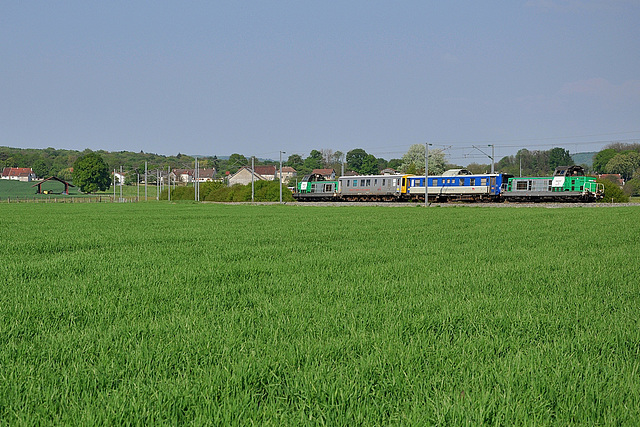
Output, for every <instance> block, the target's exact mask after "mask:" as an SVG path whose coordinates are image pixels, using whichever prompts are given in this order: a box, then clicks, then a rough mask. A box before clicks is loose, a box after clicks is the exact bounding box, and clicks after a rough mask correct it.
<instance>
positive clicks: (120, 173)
mask: <svg viewBox="0 0 640 427" xmlns="http://www.w3.org/2000/svg"><path fill="white" fill-rule="evenodd" d="M122 178H123V176H122V166H120V181H123V179H122ZM119 184H120V203H122V184H124V182H120V183H119Z"/></svg>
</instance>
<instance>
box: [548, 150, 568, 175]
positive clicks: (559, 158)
mask: <svg viewBox="0 0 640 427" xmlns="http://www.w3.org/2000/svg"><path fill="white" fill-rule="evenodd" d="M571 165H573V159H572V158H571V155H570V154H569V150H565V149H564V148H560V147H555V148H552V149H551V150H549V169H550V170H555V169H556V168H557V167H558V166H571Z"/></svg>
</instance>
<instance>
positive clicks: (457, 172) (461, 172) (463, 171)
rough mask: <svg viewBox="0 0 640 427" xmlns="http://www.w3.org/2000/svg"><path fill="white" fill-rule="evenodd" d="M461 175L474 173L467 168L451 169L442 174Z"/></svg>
mask: <svg viewBox="0 0 640 427" xmlns="http://www.w3.org/2000/svg"><path fill="white" fill-rule="evenodd" d="M459 175H473V174H472V173H471V172H469V171H468V170H466V169H449V170H446V171H444V172H442V176H459Z"/></svg>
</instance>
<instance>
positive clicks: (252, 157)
mask: <svg viewBox="0 0 640 427" xmlns="http://www.w3.org/2000/svg"><path fill="white" fill-rule="evenodd" d="M255 159H256V156H251V203H253V194H254V189H253V175H254V172H253V170H254V168H255V166H254V162H255Z"/></svg>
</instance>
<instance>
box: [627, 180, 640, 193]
mask: <svg viewBox="0 0 640 427" xmlns="http://www.w3.org/2000/svg"><path fill="white" fill-rule="evenodd" d="M623 191H624V193H625V194H626V195H627V196H640V179H639V178H633V179H630V180H629V181H627V182H625V183H624V188H623Z"/></svg>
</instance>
